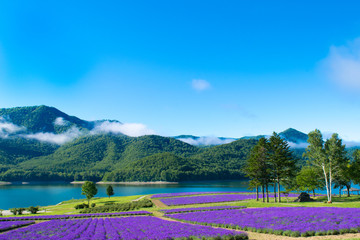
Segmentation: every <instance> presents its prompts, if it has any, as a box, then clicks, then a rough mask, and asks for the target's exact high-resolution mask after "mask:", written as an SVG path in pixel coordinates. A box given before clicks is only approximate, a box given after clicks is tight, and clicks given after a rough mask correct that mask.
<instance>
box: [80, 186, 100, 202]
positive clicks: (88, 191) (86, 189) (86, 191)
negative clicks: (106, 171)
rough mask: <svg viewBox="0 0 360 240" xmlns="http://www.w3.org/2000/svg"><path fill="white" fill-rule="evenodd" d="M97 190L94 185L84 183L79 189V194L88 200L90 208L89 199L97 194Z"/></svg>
mask: <svg viewBox="0 0 360 240" xmlns="http://www.w3.org/2000/svg"><path fill="white" fill-rule="evenodd" d="M97 191H98V190H97V188H96V185H95V183H93V182H90V181H86V182H85V183H84V184H83V185H82V187H81V194H82V195H85V196H86V198H87V200H88V205H89V206H90V199H91V198H93V197H94V196H95V195H96V194H97Z"/></svg>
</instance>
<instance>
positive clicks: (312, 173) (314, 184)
mask: <svg viewBox="0 0 360 240" xmlns="http://www.w3.org/2000/svg"><path fill="white" fill-rule="evenodd" d="M296 185H297V187H296V188H297V189H298V190H300V191H313V194H314V197H315V190H316V189H323V188H324V187H325V183H324V180H323V179H322V178H321V172H320V171H318V169H316V168H314V167H312V166H304V167H303V168H302V169H301V171H300V172H299V173H298V175H297V176H296Z"/></svg>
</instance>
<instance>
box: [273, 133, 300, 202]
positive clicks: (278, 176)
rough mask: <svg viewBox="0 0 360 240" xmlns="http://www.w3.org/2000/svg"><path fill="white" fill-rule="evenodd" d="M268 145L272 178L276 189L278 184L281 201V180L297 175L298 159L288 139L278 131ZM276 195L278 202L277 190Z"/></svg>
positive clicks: (279, 199)
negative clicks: (282, 136) (296, 159)
mask: <svg viewBox="0 0 360 240" xmlns="http://www.w3.org/2000/svg"><path fill="white" fill-rule="evenodd" d="M268 146H269V154H268V156H269V163H270V168H271V178H272V180H273V182H274V190H276V186H277V192H278V201H279V202H281V196H280V185H281V181H286V180H288V179H290V178H293V177H294V176H295V174H296V161H295V158H294V156H293V153H292V151H291V150H290V146H289V144H288V143H287V141H286V140H284V139H283V138H281V137H280V135H279V134H277V133H276V132H274V133H273V135H272V136H271V137H270V139H269V144H268ZM274 195H275V196H274V197H275V202H276V192H274Z"/></svg>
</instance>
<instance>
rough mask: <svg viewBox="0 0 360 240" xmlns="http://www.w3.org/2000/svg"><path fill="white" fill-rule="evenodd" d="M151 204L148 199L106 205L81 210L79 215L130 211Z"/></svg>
mask: <svg viewBox="0 0 360 240" xmlns="http://www.w3.org/2000/svg"><path fill="white" fill-rule="evenodd" d="M152 206H153V203H152V201H151V200H149V199H143V200H139V201H133V202H128V203H118V204H108V205H103V206H98V207H93V208H88V209H85V210H82V211H81V213H104V212H118V211H130V210H134V209H139V208H149V207H152Z"/></svg>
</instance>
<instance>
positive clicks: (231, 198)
mask: <svg viewBox="0 0 360 240" xmlns="http://www.w3.org/2000/svg"><path fill="white" fill-rule="evenodd" d="M282 196H283V195H282ZM297 196H298V195H297V194H289V195H288V197H297ZM270 197H271V198H273V197H274V194H270ZM250 199H256V195H255V194H217V195H202V196H189V197H173V198H160V199H159V200H160V201H161V202H163V203H164V204H166V205H168V206H176V205H189V204H201V203H218V202H235V201H243V200H250Z"/></svg>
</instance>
